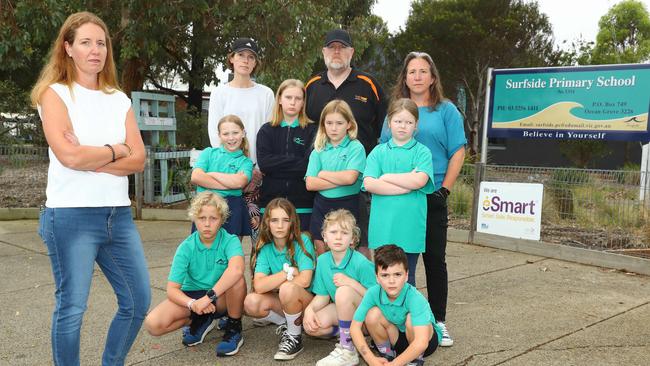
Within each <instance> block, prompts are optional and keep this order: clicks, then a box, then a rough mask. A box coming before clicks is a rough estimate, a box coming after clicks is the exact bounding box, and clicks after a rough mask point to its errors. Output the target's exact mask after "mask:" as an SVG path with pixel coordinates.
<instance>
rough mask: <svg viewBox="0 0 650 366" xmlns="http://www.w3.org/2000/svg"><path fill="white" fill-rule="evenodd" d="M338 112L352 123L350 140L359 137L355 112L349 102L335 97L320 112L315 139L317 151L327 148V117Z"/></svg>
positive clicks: (349, 130) (349, 133)
mask: <svg viewBox="0 0 650 366" xmlns="http://www.w3.org/2000/svg"><path fill="white" fill-rule="evenodd" d="M332 113H338V114H340V115H341V116H343V119H345V120H346V121H347V122H348V123H350V128H349V129H348V136H349V137H350V140H354V139H356V138H357V130H358V127H357V121H356V120H355V119H354V114H352V110H351V109H350V106H349V105H348V103H346V102H345V101H344V100H340V99H334V100H332V101H330V102H329V103H327V104H326V105H325V108H323V111H322V112H321V114H320V121H319V122H318V132H317V133H316V138H315V139H314V149H315V150H316V151H321V150H323V149H324V148H325V145H326V144H327V142H328V141H329V138H328V137H327V131H326V130H325V119H326V118H327V116H328V115H329V114H332Z"/></svg>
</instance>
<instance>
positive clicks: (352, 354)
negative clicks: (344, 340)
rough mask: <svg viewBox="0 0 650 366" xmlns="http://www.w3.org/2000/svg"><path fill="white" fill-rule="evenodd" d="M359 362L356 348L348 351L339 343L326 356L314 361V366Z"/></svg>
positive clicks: (336, 365)
mask: <svg viewBox="0 0 650 366" xmlns="http://www.w3.org/2000/svg"><path fill="white" fill-rule="evenodd" d="M358 364H359V354H358V353H357V350H356V348H355V349H354V350H352V351H349V350H347V349H345V348H343V347H342V346H341V345H340V344H339V343H337V344H336V347H335V348H334V350H333V351H332V352H330V354H329V355H327V357H325V358H322V359H320V360H319V361H318V362H316V366H356V365H358Z"/></svg>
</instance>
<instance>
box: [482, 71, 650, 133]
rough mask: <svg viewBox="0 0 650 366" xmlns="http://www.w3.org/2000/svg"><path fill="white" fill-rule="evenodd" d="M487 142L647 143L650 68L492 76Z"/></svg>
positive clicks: (517, 73) (503, 73)
mask: <svg viewBox="0 0 650 366" xmlns="http://www.w3.org/2000/svg"><path fill="white" fill-rule="evenodd" d="M491 79H492V84H491V90H490V97H489V111H488V131H487V133H488V136H489V137H506V138H551V139H578V140H626V141H642V142H648V141H650V131H649V130H648V128H649V125H648V111H649V110H650V65H647V64H633V65H605V66H582V67H557V68H528V69H495V70H492V75H491Z"/></svg>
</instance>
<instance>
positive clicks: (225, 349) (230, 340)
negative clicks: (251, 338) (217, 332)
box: [216, 320, 244, 357]
mask: <svg viewBox="0 0 650 366" xmlns="http://www.w3.org/2000/svg"><path fill="white" fill-rule="evenodd" d="M237 328H239V329H237ZM225 331H226V332H225V333H224V334H223V339H222V341H221V342H219V344H217V347H216V352H217V357H221V356H232V355H234V354H236V353H237V352H239V348H240V347H241V346H242V344H244V337H242V334H241V326H240V327H235V326H234V325H233V324H232V322H231V321H230V320H228V321H227V324H226V326H225Z"/></svg>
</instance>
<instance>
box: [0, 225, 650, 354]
mask: <svg viewBox="0 0 650 366" xmlns="http://www.w3.org/2000/svg"><path fill="white" fill-rule="evenodd" d="M138 227H139V228H140V231H141V234H142V237H143V240H144V246H145V252H146V255H147V260H148V264H149V269H150V272H151V282H152V283H151V291H152V293H153V304H154V305H155V304H157V303H159V302H160V301H161V300H162V299H163V298H164V297H165V291H164V288H165V284H166V277H167V274H168V271H169V265H170V263H171V259H172V256H173V254H174V251H175V249H176V246H177V245H178V243H179V242H180V241H181V240H182V239H183V238H184V237H185V235H186V234H187V233H188V231H189V224H188V223H186V222H173V221H155V222H152V221H149V222H139V223H138ZM36 228H37V222H36V221H33V220H32V221H29V220H27V221H3V222H0V273H1V274H2V278H3V281H2V282H1V283H0V319H2V325H1V327H0V339H1V340H2V341H1V342H0V365H48V364H51V351H50V315H51V311H52V307H53V302H54V296H53V292H54V286H53V281H52V274H51V269H50V263H49V260H48V258H47V253H46V249H45V246H44V245H43V243H42V242H41V240H40V238H39V237H38V235H37V234H36ZM244 247H245V251H246V253H247V254H249V252H250V244H249V243H248V242H246V243H245V245H244ZM447 256H448V257H447V262H448V268H449V273H450V283H449V306H448V315H447V325H448V328H449V330H450V332H451V334H452V336H453V337H454V340H455V345H454V346H453V347H451V348H442V349H439V350H438V351H436V353H434V354H433V355H432V356H431V357H429V358H427V364H428V365H648V364H650V326H649V325H648V324H650V278H649V277H645V276H640V275H634V274H626V273H621V272H618V271H613V270H609V269H604V268H597V267H590V266H584V265H578V264H574V263H568V262H563V261H559V260H553V259H546V258H542V257H536V256H532V255H526V254H519V253H514V252H508V251H503V250H497V249H490V248H484V247H478V246H473V245H466V244H458V243H449V245H448V249H447ZM247 261H248V259H247ZM423 272H424V271H423V268H421V265H420V267H419V271H418V274H417V278H418V285H419V286H418V287H419V288H420V290H421V291H423V292H426V289H425V288H424V286H423V285H424V273H423ZM115 309H116V306H115V299H114V296H113V293H112V290H111V288H110V285H109V284H108V283H107V281H106V279H105V278H104V276H103V275H102V274H101V272H100V271H99V270H97V271H96V276H95V279H94V282H93V287H92V291H91V295H90V302H89V304H88V311H87V313H86V316H85V318H84V324H83V327H82V339H81V358H82V364H83V365H98V364H100V359H101V352H102V349H103V344H104V341H105V335H106V330H107V327H108V323H109V321H110V319H111V318H112V316H113V313H114V311H115ZM220 338H221V332H219V331H217V330H215V331H213V332H211V333H210V334H209V335H208V337H207V338H206V342H205V343H204V344H203V345H200V346H198V347H193V348H186V347H184V346H183V345H182V344H181V342H180V340H181V336H180V331H179V332H175V333H173V334H169V335H167V336H164V337H160V338H154V337H151V336H149V335H148V334H145V332H143V331H141V332H140V335H139V336H138V338H137V340H136V341H135V344H134V346H133V348H132V350H131V353H130V355H129V358H128V360H127V361H128V362H127V363H128V364H130V365H152V366H154V365H155V366H162V365H215V364H217V365H260V366H261V365H272V364H274V363H275V362H274V361H273V359H272V357H273V354H274V353H275V351H276V348H277V341H278V339H277V336H276V335H275V334H274V329H273V328H271V327H266V328H254V327H253V326H252V325H251V323H250V320H249V319H248V318H245V320H244V338H245V343H244V346H243V347H242V350H241V351H240V353H239V354H238V355H237V356H235V357H232V358H228V359H217V358H216V357H215V356H214V346H215V344H216V342H218V341H219V340H220ZM305 347H306V350H305V351H304V352H303V353H302V354H301V355H300V356H299V357H298V358H297V359H296V360H294V361H292V362H286V363H284V364H286V365H309V364H314V363H315V362H316V361H317V360H318V359H320V358H322V357H324V356H325V355H327V353H329V351H330V350H331V349H332V348H333V343H332V342H330V341H322V340H316V339H312V338H309V337H307V338H306V341H305Z"/></svg>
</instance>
